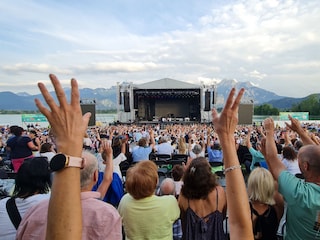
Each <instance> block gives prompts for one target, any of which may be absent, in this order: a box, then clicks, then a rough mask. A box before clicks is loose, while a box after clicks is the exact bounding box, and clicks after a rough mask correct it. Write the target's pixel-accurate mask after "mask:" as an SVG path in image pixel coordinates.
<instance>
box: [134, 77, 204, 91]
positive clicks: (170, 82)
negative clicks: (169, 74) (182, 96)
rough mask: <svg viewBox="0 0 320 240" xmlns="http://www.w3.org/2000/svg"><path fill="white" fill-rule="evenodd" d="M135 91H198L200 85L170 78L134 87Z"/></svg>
mask: <svg viewBox="0 0 320 240" xmlns="http://www.w3.org/2000/svg"><path fill="white" fill-rule="evenodd" d="M134 88H135V89H199V88H200V85H196V84H191V83H187V82H182V81H178V80H174V79H171V78H163V79H160V80H155V81H151V82H147V83H143V84H139V85H134Z"/></svg>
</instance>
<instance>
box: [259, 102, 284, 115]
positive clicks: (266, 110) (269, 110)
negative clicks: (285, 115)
mask: <svg viewBox="0 0 320 240" xmlns="http://www.w3.org/2000/svg"><path fill="white" fill-rule="evenodd" d="M254 115H279V109H278V108H274V107H273V106H272V105H270V104H262V105H258V106H255V107H254Z"/></svg>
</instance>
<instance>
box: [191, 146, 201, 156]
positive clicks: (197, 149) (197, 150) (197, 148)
mask: <svg viewBox="0 0 320 240" xmlns="http://www.w3.org/2000/svg"><path fill="white" fill-rule="evenodd" d="M201 151H202V147H201V145H200V144H196V145H194V147H193V148H192V152H193V153H194V154H196V155H197V154H200V153H201Z"/></svg>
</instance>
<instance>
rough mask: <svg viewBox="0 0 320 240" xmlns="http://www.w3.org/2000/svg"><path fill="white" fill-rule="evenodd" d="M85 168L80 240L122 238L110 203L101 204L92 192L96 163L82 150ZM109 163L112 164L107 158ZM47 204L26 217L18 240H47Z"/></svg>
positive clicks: (46, 202)
mask: <svg viewBox="0 0 320 240" xmlns="http://www.w3.org/2000/svg"><path fill="white" fill-rule="evenodd" d="M82 157H83V158H84V159H85V165H84V168H83V169H82V170H81V173H80V185H81V205H82V214H83V216H84V217H83V222H82V224H83V227H82V239H115V240H116V239H119V240H120V239H122V232H121V226H122V225H121V218H120V216H119V213H118V212H117V210H116V209H115V208H114V207H113V206H112V205H110V204H108V203H105V202H103V201H100V200H99V198H101V194H100V192H98V191H97V192H92V191H91V189H92V187H93V186H94V185H95V184H96V182H97V180H98V161H97V159H96V157H95V156H94V155H93V154H91V153H90V152H88V151H84V152H83V154H82ZM108 161H112V158H111V159H108ZM48 205H49V201H48V200H45V201H42V202H40V203H39V204H37V205H35V206H34V207H33V208H31V209H29V211H28V212H27V213H26V214H25V216H24V218H23V220H22V222H21V224H20V226H19V229H18V232H17V239H35V240H36V239H37V240H38V239H46V225H47V216H48V211H47V210H48Z"/></svg>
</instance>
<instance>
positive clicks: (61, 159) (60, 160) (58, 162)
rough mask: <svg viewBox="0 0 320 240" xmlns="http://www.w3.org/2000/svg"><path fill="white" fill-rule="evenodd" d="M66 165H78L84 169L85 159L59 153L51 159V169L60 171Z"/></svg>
mask: <svg viewBox="0 0 320 240" xmlns="http://www.w3.org/2000/svg"><path fill="white" fill-rule="evenodd" d="M66 167H78V168H81V169H82V168H83V167H84V159H83V158H81V157H72V156H69V155H65V154H63V153H58V154H56V155H54V156H53V158H52V159H51V161H50V169H51V171H54V172H55V171H59V170H62V169H63V168H66Z"/></svg>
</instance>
